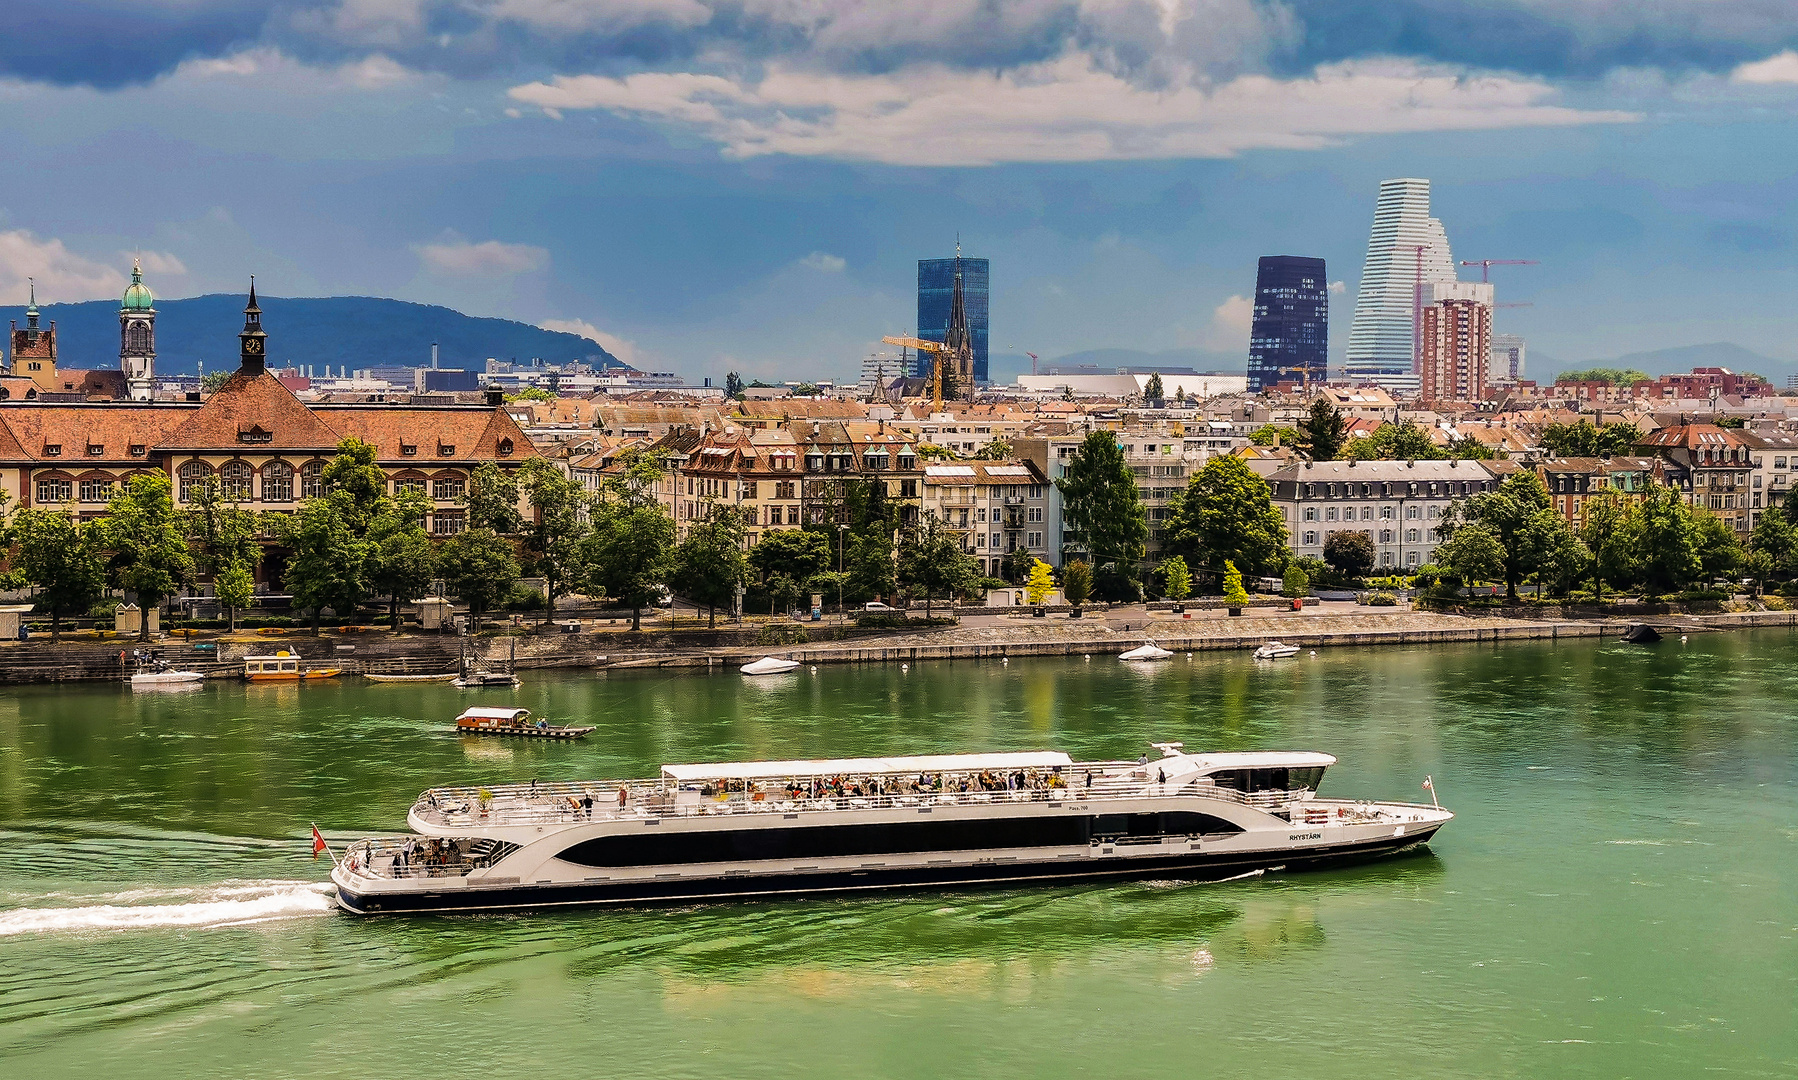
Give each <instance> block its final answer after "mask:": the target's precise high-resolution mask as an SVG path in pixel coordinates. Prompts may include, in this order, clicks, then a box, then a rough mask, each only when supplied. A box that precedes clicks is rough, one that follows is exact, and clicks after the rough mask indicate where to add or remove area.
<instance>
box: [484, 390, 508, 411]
mask: <svg viewBox="0 0 1798 1080" xmlns="http://www.w3.org/2000/svg"><path fill="white" fill-rule="evenodd" d="M505 403H506V392H505V391H504V390H501V389H500V388H499V387H497V386H489V387H488V388H487V407H488V408H489V409H497V408H500V407H501V406H503V405H505Z"/></svg>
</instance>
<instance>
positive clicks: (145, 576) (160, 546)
mask: <svg viewBox="0 0 1798 1080" xmlns="http://www.w3.org/2000/svg"><path fill="white" fill-rule="evenodd" d="M104 521H105V526H104V537H105V541H104V542H105V546H106V548H107V549H108V550H110V551H111V552H112V561H111V564H110V565H109V567H108V574H109V576H110V577H111V579H112V581H113V584H115V585H116V586H117V587H119V588H121V589H124V590H126V591H127V592H132V593H136V594H137V606H138V607H139V608H140V609H142V611H143V619H142V620H141V621H140V623H139V626H138V640H140V641H148V640H150V609H151V608H157V607H161V606H162V603H163V601H165V600H167V599H168V598H169V597H170V596H173V595H174V594H175V590H176V589H179V588H180V587H181V586H182V585H185V584H186V583H188V582H189V581H192V580H193V576H194V559H193V553H192V552H191V551H189V550H188V547H187V536H186V530H185V529H184V528H183V527H182V521H181V518H180V515H178V514H177V513H176V512H175V504H174V502H173V501H172V500H171V499H170V498H169V478H168V476H167V475H166V474H164V473H159V472H158V473H139V474H137V475H136V476H133V477H131V479H129V480H127V481H126V482H125V485H124V486H123V487H121V488H119V490H117V491H116V492H114V493H113V496H112V499H111V500H110V501H109V502H108V503H107V504H106V517H105V519H104Z"/></svg>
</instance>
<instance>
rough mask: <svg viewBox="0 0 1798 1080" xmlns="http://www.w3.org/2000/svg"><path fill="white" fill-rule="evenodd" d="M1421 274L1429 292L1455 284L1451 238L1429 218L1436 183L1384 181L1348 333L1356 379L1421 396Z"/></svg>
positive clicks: (1348, 370) (1348, 368)
mask: <svg viewBox="0 0 1798 1080" xmlns="http://www.w3.org/2000/svg"><path fill="white" fill-rule="evenodd" d="M1420 260H1421V261H1420ZM1420 271H1421V278H1422V283H1423V285H1424V286H1425V287H1428V286H1430V285H1433V284H1436V283H1448V282H1453V281H1454V280H1455V264H1454V256H1453V255H1452V253H1451V252H1450V251H1449V247H1448V233H1447V231H1446V230H1444V229H1443V227H1442V222H1441V221H1439V220H1437V219H1436V218H1433V217H1431V216H1430V182H1429V181H1428V180H1423V179H1417V178H1401V179H1395V180H1382V181H1380V196H1379V201H1378V202H1377V203H1376V204H1375V206H1374V215H1373V232H1372V235H1371V236H1370V237H1369V238H1368V241H1367V261H1366V263H1364V264H1363V266H1362V268H1361V289H1360V292H1359V293H1358V294H1357V295H1356V297H1355V320H1354V322H1353V323H1352V324H1351V325H1350V327H1349V342H1348V355H1347V363H1346V364H1345V371H1346V373H1347V375H1348V377H1349V378H1350V379H1351V380H1357V379H1358V380H1365V381H1367V382H1371V383H1374V384H1376V385H1379V386H1383V387H1385V388H1387V389H1389V390H1393V391H1396V392H1400V393H1415V392H1416V391H1417V386H1418V378H1417V371H1416V364H1415V356H1416V354H1415V345H1414V336H1413V326H1414V323H1413V320H1414V318H1415V305H1416V302H1417V299H1418V297H1417V284H1418V279H1419V277H1420Z"/></svg>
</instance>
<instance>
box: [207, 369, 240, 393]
mask: <svg viewBox="0 0 1798 1080" xmlns="http://www.w3.org/2000/svg"><path fill="white" fill-rule="evenodd" d="M235 374H237V373H236V372H235V371H210V372H207V373H206V374H204V375H202V376H200V393H202V394H204V395H205V396H206V397H211V396H212V395H213V394H216V393H218V391H219V390H221V389H223V387H224V385H225V384H226V383H228V382H230V381H231V376H233V375H235Z"/></svg>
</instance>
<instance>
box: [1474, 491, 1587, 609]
mask: <svg viewBox="0 0 1798 1080" xmlns="http://www.w3.org/2000/svg"><path fill="white" fill-rule="evenodd" d="M1449 514H1450V517H1449V521H1448V523H1447V525H1446V526H1445V527H1444V532H1445V533H1446V534H1449V535H1450V536H1451V537H1452V535H1453V533H1454V531H1455V530H1456V528H1457V526H1459V524H1460V519H1461V518H1463V517H1464V518H1465V519H1466V520H1467V521H1470V522H1476V523H1478V524H1481V525H1484V526H1486V527H1487V528H1489V529H1491V530H1492V533H1493V535H1494V536H1496V537H1497V538H1498V543H1499V546H1500V547H1501V548H1502V549H1503V550H1504V579H1505V598H1506V599H1507V600H1510V601H1512V602H1515V601H1516V600H1517V585H1518V583H1519V582H1520V581H1522V580H1523V579H1524V578H1525V577H1527V576H1529V575H1530V574H1533V573H1536V572H1537V571H1539V570H1543V569H1546V568H1549V567H1551V566H1553V567H1555V568H1558V569H1561V570H1565V569H1566V561H1565V559H1564V558H1563V556H1565V555H1566V551H1565V547H1566V541H1567V540H1568V539H1569V538H1570V537H1571V532H1570V529H1569V527H1568V525H1567V521H1566V519H1565V518H1563V517H1561V516H1560V515H1559V514H1557V513H1555V511H1554V510H1553V509H1551V508H1550V506H1549V500H1548V489H1547V488H1546V487H1544V486H1543V484H1542V478H1541V477H1539V476H1537V475H1536V474H1535V473H1533V472H1517V473H1512V474H1511V475H1510V476H1508V477H1506V478H1505V479H1504V481H1503V482H1502V483H1500V484H1499V485H1498V487H1497V488H1496V489H1495V490H1492V491H1488V492H1486V493H1485V494H1483V495H1475V496H1474V497H1473V498H1471V499H1468V500H1466V501H1465V502H1460V503H1455V504H1453V505H1451V506H1450V508H1449Z"/></svg>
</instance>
